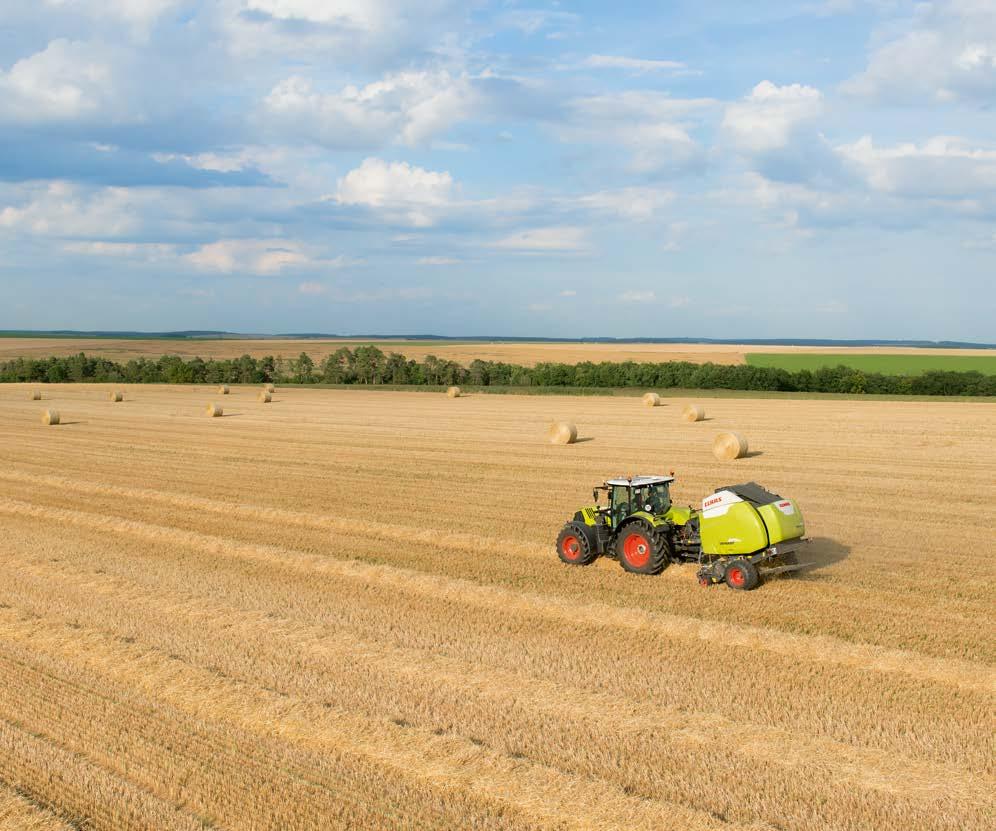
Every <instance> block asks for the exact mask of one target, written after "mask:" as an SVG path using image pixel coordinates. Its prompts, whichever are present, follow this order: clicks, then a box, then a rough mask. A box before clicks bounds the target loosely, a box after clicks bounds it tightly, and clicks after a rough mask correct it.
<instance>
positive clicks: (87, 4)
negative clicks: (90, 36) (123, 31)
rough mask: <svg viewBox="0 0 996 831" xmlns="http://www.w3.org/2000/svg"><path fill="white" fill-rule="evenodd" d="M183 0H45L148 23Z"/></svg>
mask: <svg viewBox="0 0 996 831" xmlns="http://www.w3.org/2000/svg"><path fill="white" fill-rule="evenodd" d="M181 1H182V0H44V4H45V5H46V6H51V7H53V8H56V9H59V10H60V11H63V10H65V11H76V12H80V13H82V14H86V15H89V16H90V17H97V18H106V17H116V18H118V19H119V20H124V21H126V22H130V23H138V24H147V23H149V22H151V21H153V20H155V19H156V18H157V17H159V16H160V15H161V14H162V13H163V12H164V11H166V10H167V9H169V8H173V7H175V6H178V5H180V2H181Z"/></svg>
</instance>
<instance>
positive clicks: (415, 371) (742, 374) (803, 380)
mask: <svg viewBox="0 0 996 831" xmlns="http://www.w3.org/2000/svg"><path fill="white" fill-rule="evenodd" d="M0 381H6V382H12V381H20V382H51V383H60V382H72V381H77V382H88V381H89V382H121V383H139V384H141V383H148V384H159V383H166V384H203V383H209V384H218V383H229V384H254V383H262V382H266V381H272V382H274V383H281V382H283V383H297V384H309V383H327V384H404V385H432V386H439V385H449V384H468V385H476V386H503V387H508V386H511V387H530V386H537V387H540V386H541V387H586V388H587V387H641V388H647V389H667V388H680V389H728V390H757V391H783V392H836V393H880V394H888V395H971V396H993V395H996V375H984V374H982V373H981V372H942V371H931V372H924V373H923V374H922V375H912V376H904V375H882V374H879V373H874V372H862V371H861V370H857V369H853V368H851V367H846V366H836V367H825V368H823V369H818V370H815V371H810V370H800V371H798V372H790V371H788V370H785V369H779V368H776V367H759V366H747V365H743V364H741V365H733V366H728V365H720V364H712V363H707V364H693V363H687V362H685V361H667V362H663V363H635V362H633V361H625V362H622V363H611V362H603V363H597V364H596V363H591V362H585V363H580V364H559V363H541V364H537V365H536V366H534V367H524V366H518V365H516V364H506V363H501V362H498V361H479V360H478V361H473V362H472V363H471V364H470V365H468V366H463V365H461V364H458V363H456V362H454V361H446V360H441V359H439V358H437V357H435V356H433V355H428V356H427V357H426V358H425V359H424V360H422V361H421V362H418V361H414V360H408V359H406V358H405V357H404V356H403V355H399V354H397V353H390V354H385V353H384V352H382V351H381V350H380V349H378V348H377V347H375V346H358V347H356V348H355V349H348V348H346V347H343V348H341V349H339V350H338V351H336V352H335V353H333V354H331V355H329V356H328V357H326V358H325V359H324V360H323V361H322V362H321V363H320V364H317V365H316V364H315V362H314V361H313V360H312V359H311V358H310V357H309V356H308V355H307V354H305V353H303V352H302V353H301V355H300V356H299V357H297V358H295V359H291V360H285V359H281V358H274V357H272V356H267V357H265V358H253V357H251V356H249V355H243V356H242V357H241V358H237V359H234V360H207V361H205V360H202V359H201V358H192V359H190V360H186V361H185V360H183V359H182V358H180V357H178V356H176V355H164V356H163V357H161V358H159V359H158V360H154V361H153V360H146V359H144V358H139V359H136V360H131V361H128V362H127V363H118V362H115V361H109V360H107V359H105V358H90V357H87V356H86V355H85V354H83V353H82V352H81V353H80V354H78V355H73V356H71V357H65V358H44V359H30V358H19V359H16V360H12V361H6V362H0Z"/></svg>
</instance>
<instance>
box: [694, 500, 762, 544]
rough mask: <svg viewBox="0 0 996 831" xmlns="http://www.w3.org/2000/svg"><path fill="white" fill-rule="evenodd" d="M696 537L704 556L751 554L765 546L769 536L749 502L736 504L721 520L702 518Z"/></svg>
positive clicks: (719, 517) (731, 506)
mask: <svg viewBox="0 0 996 831" xmlns="http://www.w3.org/2000/svg"><path fill="white" fill-rule="evenodd" d="M699 534H700V536H701V537H702V551H703V553H705V554H712V555H722V556H726V555H729V554H753V553H754V552H755V551H760V550H761V549H762V548H765V547H767V545H768V532H767V530H766V529H765V527H764V523H763V522H762V521H761V517H760V515H759V514H758V512H757V511H755V510H754V507H753V506H752V505H751V504H750V503H749V502H735V503H733V504H732V505H730V507H729V510H727V512H726V513H725V514H722V515H721V516H714V517H706V516H702V517H701V518H700V520H699Z"/></svg>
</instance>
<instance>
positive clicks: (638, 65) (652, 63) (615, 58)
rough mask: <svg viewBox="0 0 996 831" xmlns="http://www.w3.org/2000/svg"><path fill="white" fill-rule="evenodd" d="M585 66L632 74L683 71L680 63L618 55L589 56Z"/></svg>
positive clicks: (683, 67)
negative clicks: (625, 71) (632, 72)
mask: <svg viewBox="0 0 996 831" xmlns="http://www.w3.org/2000/svg"><path fill="white" fill-rule="evenodd" d="M584 63H585V66H591V67H595V68H597V69H629V70H632V71H634V72H658V71H661V70H668V71H674V70H676V69H685V64H683V63H681V62H680V61H662V60H652V59H647V58H626V57H621V56H619V55H590V56H588V58H586V59H585V62H584Z"/></svg>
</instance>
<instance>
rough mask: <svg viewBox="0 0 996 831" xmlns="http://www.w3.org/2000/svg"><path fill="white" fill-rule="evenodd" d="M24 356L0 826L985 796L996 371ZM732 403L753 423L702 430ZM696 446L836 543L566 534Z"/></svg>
mask: <svg viewBox="0 0 996 831" xmlns="http://www.w3.org/2000/svg"><path fill="white" fill-rule="evenodd" d="M30 389H32V387H28V386H19V385H5V386H2V387H0V528H2V534H0V826H5V827H6V826H9V827H13V828H34V827H36V828H60V827H75V826H73V824H72V823H78V822H80V821H81V820H85V821H86V823H87V824H85V825H84V827H93V828H107V829H112V828H113V829H117V828H148V827H152V828H203V827H217V828H302V829H303V828H428V827H438V828H617V829H635V828H647V829H651V828H655V829H660V828H674V829H685V828H692V829H695V828H708V829H737V828H769V829H817V828H827V829H866V828H876V829H888V828H897V829H898V828H902V829H920V828H923V829H973V828H979V829H981V828H987V827H989V822H990V821H991V819H992V809H993V802H992V796H991V794H992V792H993V785H994V777H993V765H992V760H993V753H992V751H993V741H992V737H993V730H992V726H993V723H992V714H993V692H994V672H993V659H994V647H993V639H992V631H993V603H992V584H993V580H994V577H996V569H994V567H993V564H992V555H993V553H994V550H993V549H994V546H993V528H994V518H996V517H994V509H993V505H994V497H996V485H994V482H996V452H994V450H993V448H994V444H993V442H994V439H996V406H994V405H992V404H985V403H959V402H948V401H944V402H940V401H939V402H901V401H900V402H881V401H863V400H855V401H804V400H763V401H762V400H740V399H738V400H734V399H709V398H699V399H696V400H698V401H700V402H702V403H704V404H705V406H706V409H707V415H708V418H709V420H707V421H705V422H701V423H698V424H686V423H684V422H682V421H681V420H680V418H679V414H680V410H681V407H682V406H683V404H684V403H685V401H683V400H682V399H665V406H662V407H659V408H645V407H643V406H642V405H641V404H640V401H639V399H628V398H572V397H567V396H563V397H562V396H538V397H532V396H521V397H520V396H493V395H472V396H468V397H464V398H460V399H455V400H451V399H447V398H446V397H445V396H443V395H440V394H433V393H425V392H419V393H399V392H372V391H371V392H364V391H359V390H348V391H325V390H297V389H293V390H281V389H278V390H277V393H276V394H275V396H274V401H273V403H271V404H260V403H259V402H257V400H256V397H255V393H256V390H255V389H250V388H246V387H233V389H232V394H231V395H229V396H219V395H217V393H216V391H215V390H213V389H209V388H190V387H187V388H180V387H165V386H135V387H125V388H124V389H125V399H126V400H125V401H124V402H123V403H120V404H114V403H111V402H109V401H108V400H107V392H108V391H109V390H110V389H111V387H108V386H99V385H93V386H91V385H75V386H73V385H66V386H43V387H42V390H43V394H44V396H45V400H43V401H42V402H32V401H29V400H27V399H28V392H29V390H30ZM211 400H215V401H218V402H219V403H222V404H223V405H224V407H225V410H226V416H225V417H223V418H220V419H210V418H207V417H205V416H204V415H203V408H204V406H205V405H206V403H207V402H208V401H211ZM44 406H53V407H55V408H57V409H58V410H59V411H60V413H61V414H62V417H63V420H64V422H66V423H64V424H63V425H60V426H59V427H45V426H43V425H42V424H41V422H40V420H39V412H40V409H41V407H44ZM551 419H570V420H573V421H575V422H576V423H577V425H578V427H579V432H580V435H581V437H582V438H584V439H589V440H588V441H583V442H581V443H579V444H577V445H573V446H570V447H554V446H550V445H547V444H545V443H544V441H543V437H544V433H545V427H546V424H547V422H548V421H549V420H551ZM724 429H736V430H738V431H741V432H742V433H743V434H745V435H746V436H747V437H748V438H749V440H750V443H751V448H752V450H753V451H755V453H756V455H753V456H751V457H750V458H747V459H743V460H740V461H738V462H735V463H720V462H717V461H716V460H715V459H713V457H712V456H711V454H710V443H711V440H712V437H713V436H714V435H715V434H716V433H717V432H719V431H721V430H724ZM670 470H674V471H675V472H676V475H677V477H678V483H677V486H676V488H675V496H676V499H677V500H678V501H680V502H683V503H691V504H695V503H697V502H698V501H699V500H700V499H701V498H702V497H703V496H704V495H705V494H706V493H708V492H710V491H711V490H713V489H714V488H716V487H718V486H721V485H726V484H731V483H734V482H740V481H746V480H756V481H759V482H761V483H762V484H764V485H766V486H767V487H769V488H771V489H773V490H775V491H777V492H780V493H782V494H785V495H790V496H792V497H794V498H796V499H797V500H798V501H799V503H800V504H801V506H802V508H803V510H804V512H805V515H806V520H807V526H808V531H809V533H810V535H811V536H812V537H813V538H814V542H813V543H812V545H811V547H810V548H811V550H810V552H809V554H808V557H809V559H812V560H813V561H815V562H816V564H817V566H818V567H817V568H815V569H814V570H813V571H811V572H810V573H809V574H807V575H805V576H803V577H797V578H793V579H783V580H777V581H773V582H771V583H768V584H766V585H764V586H763V587H762V588H761V589H760V590H759V591H756V592H752V593H749V594H741V593H734V592H731V591H729V590H727V589H725V588H723V587H715V588H711V589H701V588H700V587H699V586H698V585H697V584H696V582H695V578H694V568H693V567H673V568H670V569H668V570H667V571H666V572H665V573H664V574H663V575H661V576H660V577H656V578H640V577H635V576H633V575H628V574H626V573H624V572H623V571H622V570H621V569H620V568H619V567H618V565H617V564H616V563H614V562H612V561H609V560H602V561H599V562H597V563H596V564H595V565H593V566H592V567H590V568H575V569H572V568H569V567H566V566H563V565H561V564H560V563H559V561H558V560H557V559H556V555H555V553H554V551H553V545H552V543H553V539H554V538H555V536H556V533H557V531H558V530H559V528H560V525H561V524H562V523H563V521H564V520H565V519H566V518H568V517H569V516H570V514H571V513H572V512H573V511H574V510H575V509H576V508H577V507H579V506H581V505H582V504H585V503H587V502H588V501H590V489H591V487H592V485H594V484H597V483H599V482H600V481H602V480H603V479H604V478H606V477H608V476H611V475H616V474H621V473H622V474H625V473H648V472H650V473H653V472H667V471H670Z"/></svg>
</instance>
